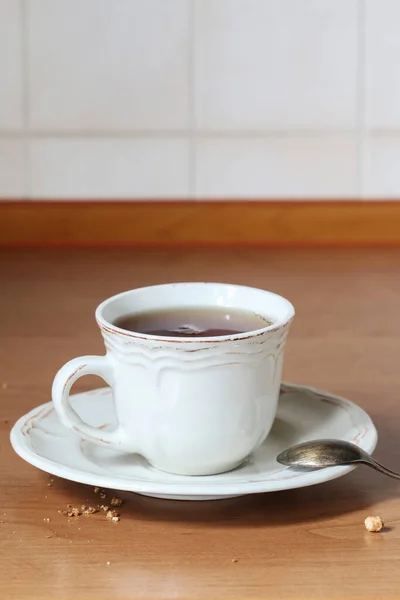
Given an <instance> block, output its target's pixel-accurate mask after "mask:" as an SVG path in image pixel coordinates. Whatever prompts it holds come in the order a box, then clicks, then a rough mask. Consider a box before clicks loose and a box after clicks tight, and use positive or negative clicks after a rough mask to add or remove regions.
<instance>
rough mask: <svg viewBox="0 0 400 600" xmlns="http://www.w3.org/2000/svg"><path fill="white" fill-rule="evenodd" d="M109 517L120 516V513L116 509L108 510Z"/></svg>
mask: <svg viewBox="0 0 400 600" xmlns="http://www.w3.org/2000/svg"><path fill="white" fill-rule="evenodd" d="M106 517H107V519H113V518H114V517H119V514H118V513H117V511H116V510H108V511H107V514H106Z"/></svg>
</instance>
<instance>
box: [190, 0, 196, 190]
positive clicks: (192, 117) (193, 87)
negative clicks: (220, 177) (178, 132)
mask: <svg viewBox="0 0 400 600" xmlns="http://www.w3.org/2000/svg"><path fill="white" fill-rule="evenodd" d="M195 16H196V7H195V0H190V1H189V4H188V19H189V27H188V30H189V43H188V86H189V160H188V163H189V164H188V169H189V173H188V179H189V190H188V191H189V198H190V199H196V187H197V181H196V179H197V178H196V162H197V161H196V158H197V148H196V129H197V127H196V64H195V63H196V55H195V53H196V48H195V45H196V40H195V34H196V24H195Z"/></svg>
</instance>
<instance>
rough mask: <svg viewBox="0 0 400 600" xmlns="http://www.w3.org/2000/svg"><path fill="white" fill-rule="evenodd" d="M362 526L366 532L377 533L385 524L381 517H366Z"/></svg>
mask: <svg viewBox="0 0 400 600" xmlns="http://www.w3.org/2000/svg"><path fill="white" fill-rule="evenodd" d="M364 525H365V527H366V529H367V530H368V531H371V532H378V531H380V530H381V529H382V527H384V525H385V524H384V522H383V519H382V517H367V518H366V519H365V521H364Z"/></svg>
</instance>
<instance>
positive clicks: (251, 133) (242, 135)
mask: <svg viewBox="0 0 400 600" xmlns="http://www.w3.org/2000/svg"><path fill="white" fill-rule="evenodd" d="M355 134H357V129H356V130H351V129H320V130H318V129H316V130H315V131H312V130H295V129H293V130H288V131H279V130H270V131H262V130H256V131H255V130H247V131H246V130H242V131H239V130H237V131H234V130H206V129H204V130H201V131H198V132H196V131H195V130H193V133H192V131H191V130H184V129H182V130H179V129H170V130H156V129H155V130H149V129H143V130H139V129H136V130H131V131H130V130H123V131H122V130H121V131H116V130H113V129H110V130H97V131H85V130H76V131H67V130H58V129H52V130H49V131H45V130H40V129H37V130H35V129H31V128H30V129H29V131H26V132H18V131H11V130H10V131H7V130H0V138H4V139H12V138H23V137H25V136H27V137H37V138H41V139H60V138H61V139H72V140H82V139H85V140H96V139H121V140H123V139H126V140H129V139H143V138H159V139H171V138H180V139H190V138H191V137H192V135H193V137H194V139H198V138H213V139H260V140H268V139H290V138H292V139H299V138H309V139H317V138H321V137H326V138H332V139H334V138H339V137H346V136H352V135H353V136H354V135H355ZM399 134H400V128H399V129H390V130H387V131H385V130H376V131H375V132H374V135H383V136H390V135H396V136H397V135H399Z"/></svg>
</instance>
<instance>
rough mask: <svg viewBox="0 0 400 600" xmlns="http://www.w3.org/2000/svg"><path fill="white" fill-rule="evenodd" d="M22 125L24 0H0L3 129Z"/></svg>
mask: <svg viewBox="0 0 400 600" xmlns="http://www.w3.org/2000/svg"><path fill="white" fill-rule="evenodd" d="M22 125H23V109H22V11H21V1H20V0H0V132H10V131H19V130H21V128H22ZM0 191H1V190H0Z"/></svg>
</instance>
